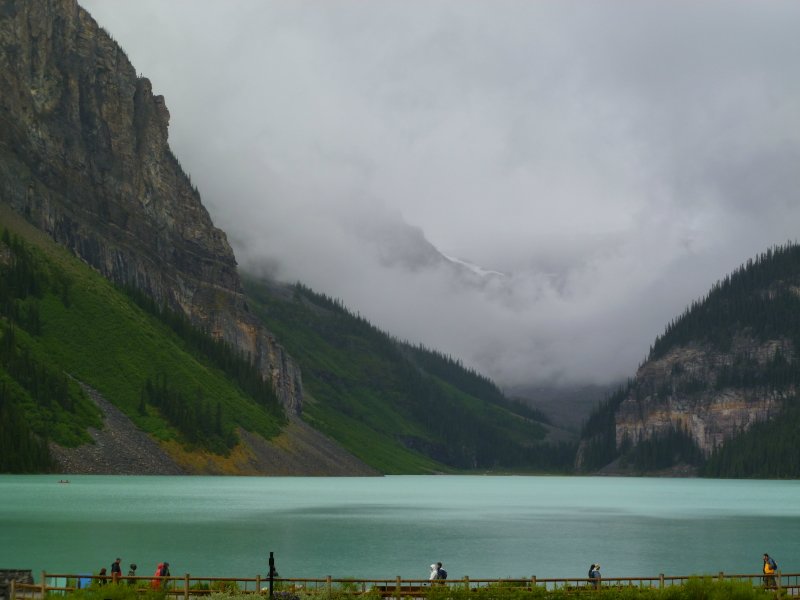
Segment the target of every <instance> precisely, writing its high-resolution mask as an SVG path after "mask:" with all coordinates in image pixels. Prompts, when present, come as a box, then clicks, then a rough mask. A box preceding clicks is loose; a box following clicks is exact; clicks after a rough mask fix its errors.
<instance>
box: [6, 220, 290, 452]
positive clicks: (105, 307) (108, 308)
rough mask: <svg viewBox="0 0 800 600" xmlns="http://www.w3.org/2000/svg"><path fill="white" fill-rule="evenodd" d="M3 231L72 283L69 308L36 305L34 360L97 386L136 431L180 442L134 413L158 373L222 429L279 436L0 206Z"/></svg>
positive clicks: (51, 300)
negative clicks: (213, 409)
mask: <svg viewBox="0 0 800 600" xmlns="http://www.w3.org/2000/svg"><path fill="white" fill-rule="evenodd" d="M2 227H8V229H9V230H10V231H11V232H12V233H14V234H16V235H18V236H20V237H21V238H22V239H24V240H25V241H26V243H27V244H29V245H30V246H32V247H34V248H35V249H36V252H37V254H38V256H39V258H40V259H41V260H43V261H45V262H46V263H47V264H48V265H49V267H50V268H51V269H52V270H56V271H60V272H62V273H64V274H65V275H66V276H67V277H68V278H69V279H70V280H71V282H72V285H71V291H70V300H71V301H70V303H69V305H68V306H65V305H64V304H63V303H62V302H61V301H60V300H59V299H58V298H57V297H56V296H54V295H53V294H52V293H47V294H45V296H44V297H43V298H42V300H41V301H40V311H41V320H42V331H41V335H39V336H25V339H24V340H23V342H24V344H25V345H26V346H27V347H29V348H30V350H31V351H32V352H33V353H34V354H35V355H36V356H39V357H42V358H43V360H46V361H47V362H48V363H49V364H50V365H52V366H53V367H54V368H56V369H60V370H62V371H64V372H66V373H69V374H70V375H71V376H73V377H75V378H76V379H78V380H80V381H82V382H84V383H87V384H89V385H90V386H92V387H94V388H96V389H97V390H99V391H100V392H101V393H102V394H103V395H104V396H105V397H106V398H107V399H108V400H110V401H111V402H113V403H114V404H116V405H117V406H119V407H120V408H121V409H122V410H123V411H124V412H125V413H126V414H127V415H128V416H129V417H130V418H131V419H132V420H133V421H134V422H135V423H136V424H137V425H138V426H139V427H141V428H142V429H143V430H145V431H147V432H149V433H151V434H153V435H154V436H156V437H158V438H160V439H163V440H170V439H176V438H180V436H179V435H178V434H177V432H176V431H175V429H174V428H172V427H171V426H170V425H169V424H167V423H166V421H165V420H164V419H162V418H161V417H160V416H159V414H158V411H156V410H155V409H154V408H153V407H150V406H148V408H147V414H146V415H140V414H139V412H138V410H137V407H138V405H139V398H140V393H141V390H142V388H143V386H144V383H145V381H146V380H147V379H148V378H150V379H155V378H156V377H157V376H159V375H160V374H166V375H167V376H168V377H169V382H170V385H172V386H173V387H174V388H176V389H178V390H180V391H181V392H183V393H184V394H185V395H186V396H187V397H189V398H196V397H197V396H198V394H200V395H202V397H203V398H204V399H205V400H206V401H210V402H212V403H213V404H214V405H216V403H217V402H219V403H220V404H221V406H222V415H223V422H224V424H225V425H226V426H234V425H240V426H242V427H244V428H245V429H248V430H250V431H255V432H257V433H259V434H261V435H263V436H264V437H272V436H274V435H276V434H277V433H278V432H279V430H280V424H279V423H278V422H277V421H276V420H275V418H274V417H271V416H270V415H268V414H267V413H266V412H265V411H264V410H262V409H261V408H260V407H259V406H258V405H257V404H256V403H255V402H254V401H253V400H252V399H251V398H249V397H248V396H246V395H245V394H244V393H243V392H242V391H241V390H239V389H238V388H237V387H236V386H235V385H233V384H232V383H230V382H229V380H228V379H227V378H226V377H225V375H224V374H223V373H221V372H220V371H219V370H217V369H215V368H213V367H211V366H210V365H208V364H207V363H206V362H205V361H204V360H203V359H201V358H198V357H196V356H194V355H193V354H192V353H191V352H190V351H189V350H188V349H187V348H186V346H185V344H184V342H183V341H182V340H181V339H180V338H178V337H177V336H176V335H175V334H173V333H172V332H171V331H170V330H169V329H168V328H167V327H166V326H165V325H164V324H163V323H161V322H160V321H158V320H157V319H156V318H154V317H152V316H150V315H148V314H146V313H145V312H144V311H142V310H141V309H139V308H138V307H137V306H136V305H135V304H134V303H133V301H132V300H130V299H129V298H128V297H127V296H126V295H125V294H123V293H121V292H119V291H118V290H117V289H116V288H115V287H114V286H113V285H112V284H111V283H110V282H108V281H107V280H106V279H104V278H103V277H102V276H101V275H99V274H98V273H96V272H95V271H93V270H92V269H90V268H89V267H88V266H86V265H85V264H83V263H82V262H80V261H79V260H77V259H75V258H74V257H73V256H71V255H70V254H69V253H68V252H67V251H66V250H64V249H62V248H61V247H59V246H57V245H55V244H54V243H52V242H51V241H50V240H49V239H48V238H46V237H45V236H44V235H43V234H41V233H40V232H38V231H36V230H35V229H33V228H32V227H30V226H29V225H28V224H26V223H24V222H23V221H22V220H21V219H20V218H19V217H18V216H16V215H15V214H13V213H12V212H11V211H10V210H9V209H8V208H5V207H3V208H0V228H2Z"/></svg>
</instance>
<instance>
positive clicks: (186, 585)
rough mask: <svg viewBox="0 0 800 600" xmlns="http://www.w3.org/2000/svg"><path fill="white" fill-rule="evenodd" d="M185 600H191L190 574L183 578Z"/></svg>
mask: <svg viewBox="0 0 800 600" xmlns="http://www.w3.org/2000/svg"><path fill="white" fill-rule="evenodd" d="M183 600H189V574H188V573H186V574H185V575H184V576H183Z"/></svg>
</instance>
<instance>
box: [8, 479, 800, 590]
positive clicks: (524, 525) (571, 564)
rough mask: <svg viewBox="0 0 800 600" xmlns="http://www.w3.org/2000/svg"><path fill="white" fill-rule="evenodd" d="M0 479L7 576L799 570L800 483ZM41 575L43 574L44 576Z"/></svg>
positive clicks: (552, 574)
mask: <svg viewBox="0 0 800 600" xmlns="http://www.w3.org/2000/svg"><path fill="white" fill-rule="evenodd" d="M69 479H70V481H71V483H70V484H68V485H65V484H59V483H58V480H59V476H58V475H55V476H52V475H48V476H38V475H37V476H0V568H31V569H34V572H36V573H38V572H39V571H41V570H42V569H44V570H47V571H49V572H75V573H79V572H91V571H95V572H96V571H97V570H98V569H99V568H100V567H102V566H105V567H108V566H109V565H110V563H111V561H112V560H113V559H114V558H115V557H117V556H120V557H122V562H123V567H124V570H127V565H128V563H130V562H136V563H137V564H138V565H139V572H140V573H141V574H142V575H149V574H151V573H152V571H153V570H154V569H155V565H156V563H158V562H160V561H162V560H168V561H169V562H170V565H171V569H172V573H173V575H176V574H183V573H186V572H188V573H191V574H192V575H196V576H214V575H218V576H241V577H254V576H255V575H256V574H257V573H262V574H263V573H265V572H266V557H267V556H268V555H269V552H270V551H273V552H275V557H276V565H277V568H278V571H279V573H280V574H281V575H282V576H284V577H324V576H325V575H332V576H334V577H365V578H386V577H394V576H396V575H400V576H402V577H404V578H425V577H427V573H428V565H429V564H430V563H431V562H434V561H437V560H441V561H442V562H444V563H445V568H447V569H448V571H449V573H450V577H451V578H454V577H462V576H464V575H469V576H470V577H473V578H482V577H483V578H489V577H530V576H531V575H537V576H539V577H570V576H572V577H574V576H583V575H584V574H585V572H586V570H587V568H588V565H589V564H590V563H592V562H599V563H600V564H601V565H602V571H603V573H604V574H605V575H606V576H624V575H629V576H638V575H642V576H645V575H657V574H658V573H666V574H671V575H685V574H692V573H717V572H719V571H726V572H732V573H733V572H738V573H754V572H759V571H760V566H761V563H760V557H761V554H762V553H764V552H769V553H770V554H772V555H773V556H775V558H776V559H777V560H778V563H779V565H780V567H781V569H782V570H783V571H784V572H789V571H792V572H798V571H800V482H797V481H731V480H702V479H638V478H612V477H602V478H601V477H597V478H594V477H482V476H419V477H418V476H402V477H379V478H303V477H291V478H282V477H280V478H256V477H111V476H69ZM37 578H38V576H37Z"/></svg>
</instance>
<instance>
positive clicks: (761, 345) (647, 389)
mask: <svg viewBox="0 0 800 600" xmlns="http://www.w3.org/2000/svg"><path fill="white" fill-rule="evenodd" d="M776 353H781V354H782V355H783V356H784V357H786V359H787V360H792V359H793V358H794V347H793V344H792V343H791V342H790V341H789V340H769V341H766V342H759V341H756V340H754V339H751V338H748V337H740V338H739V339H737V340H736V341H735V342H734V344H733V347H732V348H731V349H730V351H728V352H718V351H712V350H709V349H708V348H706V347H703V346H700V345H693V346H684V347H677V348H673V349H672V350H671V351H670V352H668V353H667V354H666V355H665V356H664V357H663V358H660V359H659V360H654V361H649V362H647V363H645V364H644V365H643V366H642V367H641V368H640V369H639V371H638V373H637V374H636V381H635V385H634V386H633V388H632V390H631V391H630V392H629V394H628V395H627V396H626V397H625V399H624V400H623V401H622V403H621V404H620V406H619V408H618V409H617V412H616V419H615V423H616V443H617V447H618V448H619V447H620V446H621V445H622V443H623V441H624V440H625V439H628V440H629V441H631V442H633V443H636V442H639V441H642V440H645V439H649V438H651V437H653V436H658V435H660V434H663V433H665V432H666V431H668V430H670V429H671V428H675V429H683V430H684V431H686V432H687V433H689V435H691V437H692V438H693V439H694V440H695V442H696V443H697V445H698V447H699V448H700V450H701V451H702V452H703V454H704V455H705V456H709V455H710V454H711V453H712V452H713V450H714V448H716V447H718V446H719V445H720V444H721V443H722V442H723V441H724V440H726V439H728V438H731V437H733V436H734V435H736V434H738V433H741V432H742V431H745V430H747V429H748V428H749V427H750V426H752V425H753V424H754V423H757V422H760V421H765V420H768V419H770V418H771V417H773V416H775V415H776V414H777V413H778V411H779V409H780V406H781V403H782V401H783V400H784V399H785V398H786V397H788V396H791V395H793V394H794V393H795V392H796V390H794V389H793V388H791V387H788V388H783V389H765V388H763V387H749V388H748V387H742V386H731V385H726V384H725V382H724V381H723V380H722V379H721V376H722V374H723V373H724V372H736V370H737V365H741V364H742V363H743V361H746V362H747V363H748V364H749V365H750V366H751V367H756V368H758V369H764V368H765V366H766V364H767V363H768V362H769V361H770V360H773V358H774V357H775V356H776Z"/></svg>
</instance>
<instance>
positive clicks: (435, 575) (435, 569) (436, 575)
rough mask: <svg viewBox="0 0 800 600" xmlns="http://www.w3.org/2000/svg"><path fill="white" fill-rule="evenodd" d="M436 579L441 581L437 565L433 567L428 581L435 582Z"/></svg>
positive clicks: (434, 564)
mask: <svg viewBox="0 0 800 600" xmlns="http://www.w3.org/2000/svg"><path fill="white" fill-rule="evenodd" d="M434 579H439V567H438V566H437V565H436V563H433V564H432V565H431V574H430V575H428V581H433V580H434Z"/></svg>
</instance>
